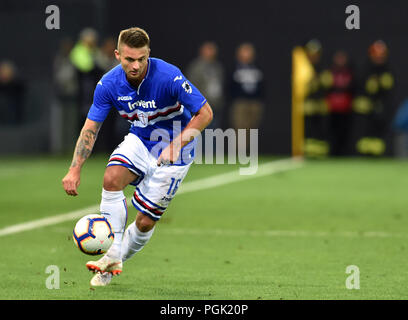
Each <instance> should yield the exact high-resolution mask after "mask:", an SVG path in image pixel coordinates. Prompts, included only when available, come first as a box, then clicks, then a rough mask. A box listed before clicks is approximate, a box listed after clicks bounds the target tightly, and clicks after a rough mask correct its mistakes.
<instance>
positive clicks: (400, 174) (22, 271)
mask: <svg viewBox="0 0 408 320" xmlns="http://www.w3.org/2000/svg"><path fill="white" fill-rule="evenodd" d="M260 160H261V161H262V162H268V161H271V160H273V159H272V158H268V157H263V158H262V159H260ZM69 163H70V159H69V158H63V157H61V158H55V157H50V158H46V157H33V158H10V157H8V158H3V159H2V160H1V161H0V181H1V187H0V188H1V197H0V208H1V213H0V229H3V228H5V227H8V226H11V225H15V224H19V223H24V222H27V221H32V220H37V219H40V218H45V217H48V216H53V215H57V214H63V213H67V212H70V211H73V210H77V209H81V208H84V207H88V206H91V205H95V204H98V203H99V200H100V194H101V183H102V177H103V172H104V166H105V163H106V157H103V156H93V157H91V158H90V159H89V160H88V161H87V163H86V165H85V167H84V169H83V173H82V182H81V186H80V189H79V193H80V194H79V196H78V197H75V198H72V197H68V196H66V195H65V193H64V191H63V189H62V187H61V179H62V177H63V176H64V174H65V173H66V170H67V168H68V166H69ZM238 167H239V166H238V165H193V167H192V168H191V170H190V172H189V175H188V176H187V178H186V180H185V181H194V180H196V179H200V178H204V177H208V176H215V175H217V174H220V173H223V172H228V171H233V170H237V169H238ZM407 177H408V162H404V161H397V160H391V159H383V160H375V159H343V160H321V161H306V162H305V164H304V166H303V167H301V168H298V169H294V170H288V171H285V172H281V173H277V174H273V175H268V176H262V177H258V178H253V179H248V180H242V181H238V182H234V183H231V184H226V185H223V186H218V187H214V188H210V189H205V190H202V191H195V192H191V193H185V194H180V195H177V196H176V197H175V199H174V200H173V201H172V203H171V204H170V206H169V209H168V210H167V212H166V213H165V216H164V217H163V218H162V220H161V221H160V222H159V223H158V225H157V228H156V231H155V233H154V235H153V237H152V239H151V241H150V242H149V243H148V244H147V246H146V247H145V248H144V249H143V250H142V251H141V252H140V253H138V254H137V255H136V256H134V257H133V258H132V259H131V260H129V261H128V262H126V263H125V264H124V271H123V273H122V275H120V276H119V277H115V278H114V280H113V282H112V283H111V285H109V286H108V287H104V288H91V287H90V285H89V280H90V278H91V277H92V274H91V273H90V272H89V271H87V270H86V268H85V263H86V262H87V261H88V260H90V259H91V257H90V256H86V255H84V254H83V253H81V252H80V251H79V250H78V249H77V248H76V247H75V246H74V243H73V241H72V235H71V232H72V229H73V226H74V224H75V221H68V222H63V223H60V224H55V225H52V226H47V227H42V228H37V229H34V230H30V231H24V232H20V233H15V234H10V235H5V236H1V237H0V243H1V246H0V247H1V259H0V272H1V275H2V278H1V281H0V299H122V300H123V299H149V300H167V299H185V300H189V299H198V300H204V299H209V300H211V299H230V300H235V299H239V300H241V299H245V300H256V299H268V300H269V299H277V300H279V299H285V300H286V299H407V298H408V233H407V226H408V193H407V190H408V178H407ZM131 193H132V188H131V187H129V188H127V189H126V194H127V195H128V196H129V195H131ZM135 213H136V211H135V209H134V208H133V207H131V208H129V221H128V223H129V222H132V221H133V219H134V216H135ZM50 265H55V266H57V267H58V269H59V271H60V277H59V278H60V287H59V289H47V287H46V281H47V277H49V276H50V275H51V274H48V273H46V268H47V267H48V266H50ZM350 265H355V266H357V267H358V268H359V271H360V273H359V283H360V289H347V287H346V280H347V278H348V277H349V276H350V275H351V274H347V273H346V268H347V266H350ZM354 275H356V274H354ZM354 283H355V282H354Z"/></svg>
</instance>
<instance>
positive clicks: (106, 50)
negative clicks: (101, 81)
mask: <svg viewBox="0 0 408 320" xmlns="http://www.w3.org/2000/svg"><path fill="white" fill-rule="evenodd" d="M116 42H117V41H116V39H115V38H113V37H108V38H105V39H104V40H103V43H102V45H101V48H100V50H98V51H96V55H95V60H96V64H97V66H98V67H99V68H100V69H102V70H103V71H104V72H108V71H109V70H110V69H112V68H113V67H116V66H117V65H118V63H119V62H118V60H116V58H115V49H116Z"/></svg>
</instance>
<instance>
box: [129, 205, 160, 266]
mask: <svg viewBox="0 0 408 320" xmlns="http://www.w3.org/2000/svg"><path fill="white" fill-rule="evenodd" d="M155 224H156V221H154V220H152V219H151V218H150V217H148V216H146V215H144V214H143V213H141V212H138V213H137V215H136V221H135V222H134V223H132V224H130V225H129V226H128V227H127V229H126V231H125V234H124V236H123V241H122V255H121V258H122V262H125V261H126V260H128V259H130V258H131V257H132V256H133V255H134V254H135V253H137V252H139V251H140V250H142V249H143V247H144V246H145V245H146V244H147V242H148V241H149V240H150V238H151V237H152V235H153V232H154V226H155Z"/></svg>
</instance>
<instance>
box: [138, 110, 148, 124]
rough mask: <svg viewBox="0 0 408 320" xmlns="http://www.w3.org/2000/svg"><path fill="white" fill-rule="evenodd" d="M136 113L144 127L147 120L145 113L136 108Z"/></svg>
mask: <svg viewBox="0 0 408 320" xmlns="http://www.w3.org/2000/svg"><path fill="white" fill-rule="evenodd" d="M136 114H137V117H138V118H139V122H140V124H141V125H142V127H146V126H147V123H148V122H149V118H148V117H147V115H145V114H144V112H143V111H140V110H137V112H136Z"/></svg>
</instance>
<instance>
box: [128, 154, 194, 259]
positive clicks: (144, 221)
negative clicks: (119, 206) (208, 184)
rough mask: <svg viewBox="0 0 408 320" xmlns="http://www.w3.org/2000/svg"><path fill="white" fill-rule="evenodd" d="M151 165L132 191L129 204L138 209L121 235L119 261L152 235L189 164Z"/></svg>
mask: <svg viewBox="0 0 408 320" xmlns="http://www.w3.org/2000/svg"><path fill="white" fill-rule="evenodd" d="M152 163H154V167H152V168H151V171H152V174H149V176H148V177H146V178H145V179H143V181H141V183H140V185H138V186H137V187H136V190H135V192H134V194H133V198H132V204H133V206H134V207H135V208H136V209H137V210H138V213H137V216H136V221H135V223H132V224H130V225H129V226H128V228H127V229H126V231H125V234H124V236H123V242H122V261H126V260H128V259H130V258H131V257H132V256H133V255H134V254H135V253H137V252H139V251H140V250H142V248H143V247H144V246H145V245H146V244H147V242H148V241H149V240H150V238H151V237H152V235H153V232H154V229H155V224H156V222H157V221H159V220H160V218H161V217H162V215H163V214H164V212H165V210H166V209H167V207H168V205H169V204H170V201H171V200H172V199H173V197H174V196H175V194H176V192H177V190H178V188H179V186H180V184H181V182H182V181H183V179H184V177H185V176H186V174H187V172H188V170H189V168H190V165H185V166H173V165H172V166H160V167H157V165H155V162H152Z"/></svg>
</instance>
